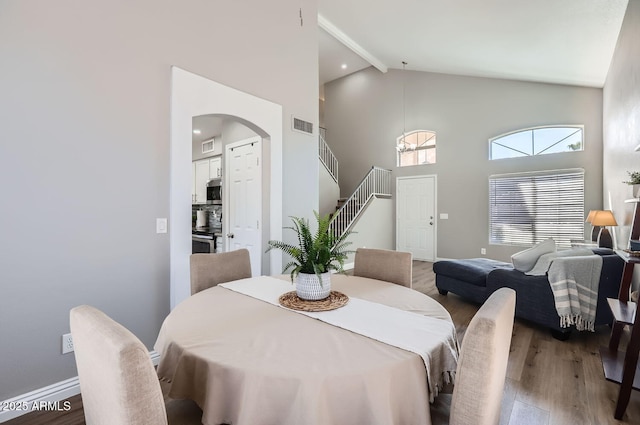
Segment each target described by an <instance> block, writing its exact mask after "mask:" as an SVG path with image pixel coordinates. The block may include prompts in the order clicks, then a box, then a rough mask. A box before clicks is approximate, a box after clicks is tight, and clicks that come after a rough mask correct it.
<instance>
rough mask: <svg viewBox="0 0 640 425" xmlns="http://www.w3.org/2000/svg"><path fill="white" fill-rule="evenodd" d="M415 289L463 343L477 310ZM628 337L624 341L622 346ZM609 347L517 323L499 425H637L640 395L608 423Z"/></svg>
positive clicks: (34, 423)
mask: <svg viewBox="0 0 640 425" xmlns="http://www.w3.org/2000/svg"><path fill="white" fill-rule="evenodd" d="M413 285H414V289H416V290H418V291H420V292H423V293H425V294H427V295H429V296H430V297H432V298H434V299H436V300H437V301H438V302H440V303H441V304H442V305H443V306H444V307H445V308H446V309H447V310H448V311H449V313H450V314H451V317H452V318H453V321H454V323H455V324H456V330H457V332H458V339H459V340H460V341H462V340H463V338H464V332H465V331H466V329H467V326H468V324H469V321H470V320H471V318H472V317H473V315H474V314H475V313H476V311H478V307H479V306H478V305H476V304H473V303H471V302H468V301H466V300H464V299H462V298H460V297H458V296H456V295H453V294H451V293H449V295H447V296H443V295H440V294H439V293H438V291H437V289H436V287H435V276H434V274H433V271H432V264H431V263H428V262H421V261H414V263H413ZM627 341H628V334H625V335H624V336H623V340H622V343H621V347H625V346H626V343H627ZM608 342H609V328H608V327H607V326H603V327H598V328H597V329H596V332H595V333H591V332H584V333H577V332H573V334H572V336H571V339H570V340H569V341H565V342H561V341H558V340H555V339H553V338H552V337H551V335H550V333H549V331H548V330H546V329H543V328H541V327H539V326H537V325H534V324H531V323H529V322H526V321H522V320H519V319H516V321H515V323H514V329H513V339H512V342H511V352H510V354H509V364H508V366H507V379H506V382H505V391H504V397H503V401H502V412H501V418H500V424H501V425H576V424H580V425H609V424H640V391H633V392H632V393H631V401H630V402H629V407H628V408H627V411H626V413H625V415H624V417H623V420H622V421H617V420H615V419H614V418H613V411H614V408H615V403H616V400H617V398H618V389H619V386H618V385H617V384H615V383H612V382H608V381H606V380H605V379H604V374H603V372H602V365H601V364H600V354H599V353H598V349H599V347H600V346H602V345H607V344H608ZM69 400H70V402H71V406H72V410H71V411H69V412H34V413H30V414H28V415H24V416H21V417H19V418H16V419H13V420H10V421H8V422H5V425H25V424H29V425H45V424H46V425H82V424H84V416H83V411H82V400H81V398H80V396H75V397H72V398H70V399H69ZM450 403H451V395H450V394H441V395H440V396H439V397H438V398H437V400H436V403H434V405H433V406H432V409H431V410H432V420H433V424H434V425H443V424H446V423H447V422H448V411H449V406H450ZM301 425H303V424H301Z"/></svg>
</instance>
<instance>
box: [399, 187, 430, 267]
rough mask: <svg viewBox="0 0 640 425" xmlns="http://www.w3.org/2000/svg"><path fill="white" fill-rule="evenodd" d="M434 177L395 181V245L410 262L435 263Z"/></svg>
mask: <svg viewBox="0 0 640 425" xmlns="http://www.w3.org/2000/svg"><path fill="white" fill-rule="evenodd" d="M435 193H436V177H435V176H419V177H399V178H398V179H397V181H396V199H397V203H396V245H397V249H398V251H408V252H411V253H412V254H413V259H414V260H425V261H434V260H435V256H436V255H435V251H436V250H435V246H436V244H435V236H436V232H435V224H436V220H435V215H436V208H435Z"/></svg>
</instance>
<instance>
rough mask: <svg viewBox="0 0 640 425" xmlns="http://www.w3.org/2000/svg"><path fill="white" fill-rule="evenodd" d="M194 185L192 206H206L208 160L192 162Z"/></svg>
mask: <svg viewBox="0 0 640 425" xmlns="http://www.w3.org/2000/svg"><path fill="white" fill-rule="evenodd" d="M194 166H195V170H194V174H195V177H194V184H195V186H196V187H195V196H194V199H193V203H194V204H206V203H207V182H208V181H209V178H210V177H209V159H201V160H199V161H195V162H194Z"/></svg>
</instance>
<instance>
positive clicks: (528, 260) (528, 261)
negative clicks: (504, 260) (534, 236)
mask: <svg viewBox="0 0 640 425" xmlns="http://www.w3.org/2000/svg"><path fill="white" fill-rule="evenodd" d="M555 250H556V241H554V240H553V239H551V238H549V239H545V240H543V241H542V242H540V243H538V244H536V245H534V246H532V247H531V248H529V249H525V250H524V251H520V252H516V253H515V254H513V255H512V256H511V262H512V263H513V268H514V269H516V270H519V271H521V272H523V273H526V272H528V271H529V270H531V269H532V268H533V266H535V265H536V262H537V261H538V258H540V256H541V255H543V254H548V253H550V252H555Z"/></svg>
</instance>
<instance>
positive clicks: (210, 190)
mask: <svg viewBox="0 0 640 425" xmlns="http://www.w3.org/2000/svg"><path fill="white" fill-rule="evenodd" d="M207 204H213V205H221V204H222V179H221V178H219V177H216V178H215V179H211V180H209V181H208V182H207Z"/></svg>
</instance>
